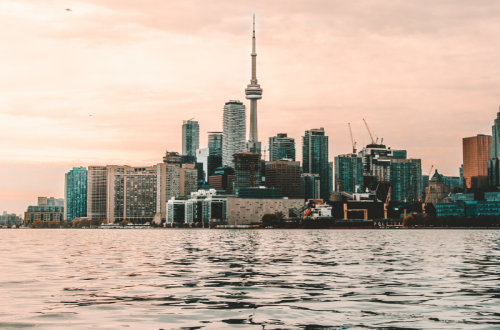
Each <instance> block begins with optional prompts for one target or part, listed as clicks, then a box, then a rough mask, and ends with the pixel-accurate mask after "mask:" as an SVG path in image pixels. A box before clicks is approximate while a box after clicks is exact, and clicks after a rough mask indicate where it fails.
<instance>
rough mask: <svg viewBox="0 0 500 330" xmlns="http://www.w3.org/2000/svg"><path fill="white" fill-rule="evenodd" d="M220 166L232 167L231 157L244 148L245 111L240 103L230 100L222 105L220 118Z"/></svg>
mask: <svg viewBox="0 0 500 330" xmlns="http://www.w3.org/2000/svg"><path fill="white" fill-rule="evenodd" d="M222 131H223V137H222V165H226V166H230V167H234V164H233V155H234V154H235V153H237V152H242V151H243V149H244V147H245V136H246V131H247V130H246V111H245V105H244V104H243V103H241V102H240V101H236V100H231V101H229V102H226V104H225V105H224V115H223V116H222Z"/></svg>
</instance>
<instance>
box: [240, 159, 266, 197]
mask: <svg viewBox="0 0 500 330" xmlns="http://www.w3.org/2000/svg"><path fill="white" fill-rule="evenodd" d="M261 166H262V162H261V160H260V154H258V153H254V152H240V153H236V154H234V173H235V176H236V178H235V181H234V192H236V190H237V189H239V188H258V187H259V186H260V184H261V179H262V178H261Z"/></svg>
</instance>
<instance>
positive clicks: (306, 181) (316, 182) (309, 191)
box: [300, 173, 321, 201]
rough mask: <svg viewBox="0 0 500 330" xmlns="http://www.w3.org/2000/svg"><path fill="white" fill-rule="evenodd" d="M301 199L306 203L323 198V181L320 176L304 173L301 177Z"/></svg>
mask: <svg viewBox="0 0 500 330" xmlns="http://www.w3.org/2000/svg"><path fill="white" fill-rule="evenodd" d="M300 198H303V199H304V200H305V201H308V200H310V199H319V198H321V180H320V175H319V174H312V173H302V174H301V175H300Z"/></svg>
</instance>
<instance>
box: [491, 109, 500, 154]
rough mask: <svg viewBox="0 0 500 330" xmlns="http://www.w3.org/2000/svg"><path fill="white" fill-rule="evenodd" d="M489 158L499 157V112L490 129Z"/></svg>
mask: <svg viewBox="0 0 500 330" xmlns="http://www.w3.org/2000/svg"><path fill="white" fill-rule="evenodd" d="M491 137H492V139H491V158H496V157H500V111H498V112H497V118H496V119H495V121H494V124H493V126H492V127H491Z"/></svg>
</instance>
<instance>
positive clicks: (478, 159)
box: [463, 134, 491, 189]
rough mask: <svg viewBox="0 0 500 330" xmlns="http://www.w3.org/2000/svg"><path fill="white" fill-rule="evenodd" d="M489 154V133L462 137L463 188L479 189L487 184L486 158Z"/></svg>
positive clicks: (488, 157) (487, 158)
mask: <svg viewBox="0 0 500 330" xmlns="http://www.w3.org/2000/svg"><path fill="white" fill-rule="evenodd" d="M490 155H491V136H490V135H484V134H479V135H477V136H473V137H467V138H464V139H463V160H464V161H463V166H464V170H463V173H464V174H463V175H464V185H465V189H471V188H472V189H481V188H485V187H487V186H488V160H489V159H490Z"/></svg>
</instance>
